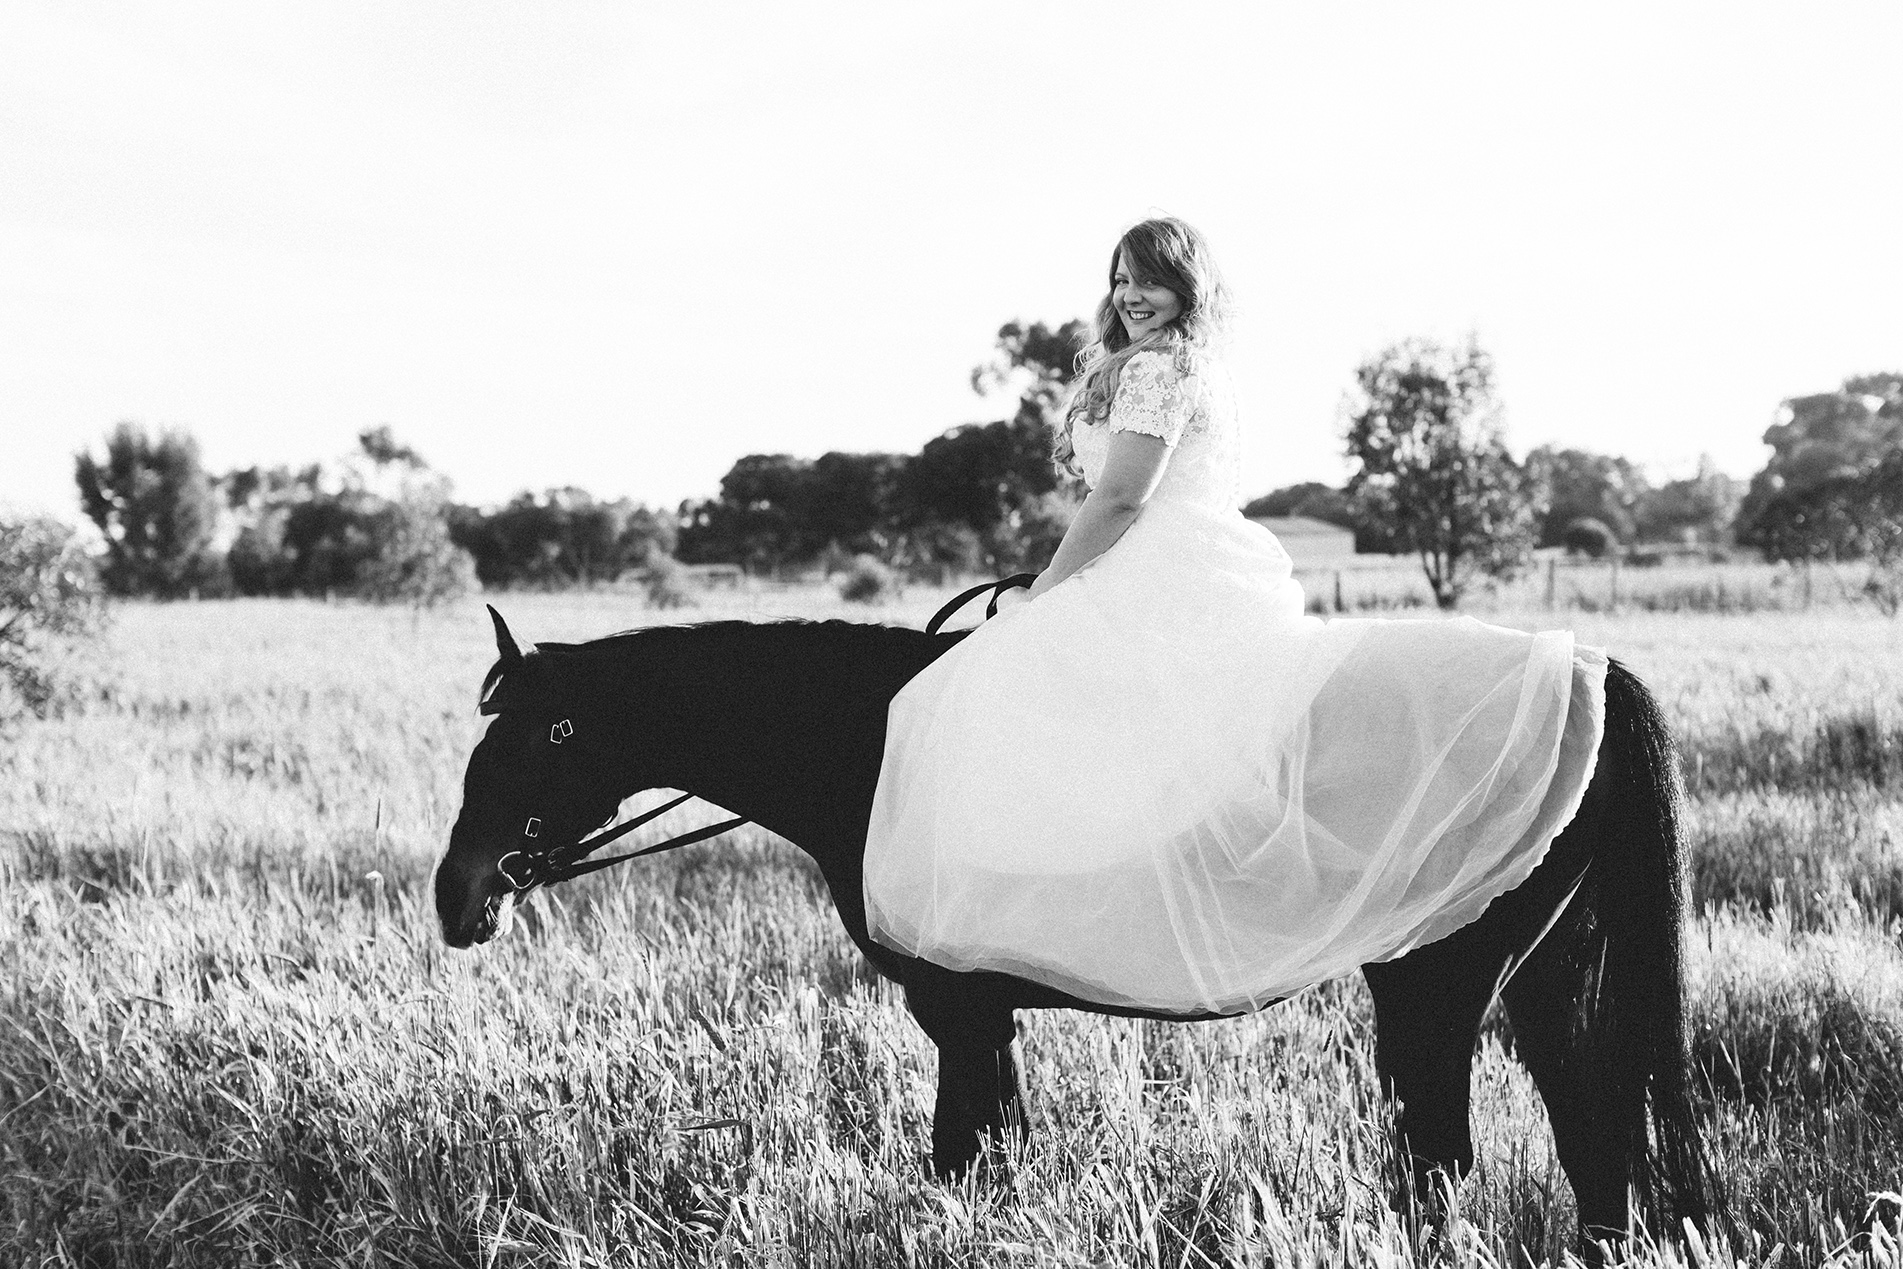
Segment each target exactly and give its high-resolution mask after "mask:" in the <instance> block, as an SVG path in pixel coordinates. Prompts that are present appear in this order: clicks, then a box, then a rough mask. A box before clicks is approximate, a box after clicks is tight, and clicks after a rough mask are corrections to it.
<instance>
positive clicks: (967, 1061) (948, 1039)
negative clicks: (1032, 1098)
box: [905, 961, 1029, 1179]
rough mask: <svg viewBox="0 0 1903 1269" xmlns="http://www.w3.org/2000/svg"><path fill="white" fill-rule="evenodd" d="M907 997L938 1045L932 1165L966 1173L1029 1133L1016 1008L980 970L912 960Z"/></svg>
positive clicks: (951, 1174)
mask: <svg viewBox="0 0 1903 1269" xmlns="http://www.w3.org/2000/svg"><path fill="white" fill-rule="evenodd" d="M905 1003H906V1004H907V1005H908V1006H909V1007H910V1008H911V1010H912V1016H913V1017H915V1018H917V1019H918V1022H919V1025H920V1026H921V1027H923V1028H924V1029H925V1034H926V1035H928V1036H930V1037H931V1038H932V1040H933V1042H934V1043H936V1044H937V1045H938V1101H937V1104H936V1105H935V1106H934V1107H933V1110H932V1170H933V1171H934V1172H935V1173H937V1174H938V1175H939V1176H941V1177H944V1178H947V1179H955V1178H957V1177H960V1176H963V1175H964V1174H965V1172H966V1171H967V1170H968V1169H969V1168H970V1167H971V1165H972V1163H973V1162H974V1161H975V1160H976V1159H977V1158H978V1156H979V1154H980V1153H981V1152H982V1151H983V1150H984V1148H985V1146H986V1145H987V1144H992V1145H1002V1144H1003V1142H1004V1139H1005V1136H1006V1134H1007V1133H1015V1134H1016V1135H1017V1136H1018V1137H1019V1139H1020V1140H1021V1139H1022V1138H1023V1137H1024V1136H1026V1135H1027V1134H1028V1132H1029V1125H1028V1123H1027V1122H1026V1119H1025V1112H1024V1084H1023V1062H1022V1051H1021V1050H1020V1048H1019V1047H1018V1039H1017V1021H1016V1019H1015V1017H1014V1016H1013V1014H1012V1011H1011V1006H1010V1005H1009V1004H1008V1003H1006V1002H1005V1001H1004V1000H1002V999H1001V998H1000V994H999V992H998V991H997V989H996V988H995V987H994V986H992V985H990V984H989V983H987V981H986V980H985V979H984V978H983V977H980V976H976V975H972V974H957V973H952V972H951V971H949V970H944V969H940V968H939V967H938V966H936V965H929V964H927V963H925V962H924V961H914V962H912V963H911V964H910V965H908V966H907V968H906V974H905Z"/></svg>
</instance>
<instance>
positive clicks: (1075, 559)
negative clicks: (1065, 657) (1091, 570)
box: [1030, 432, 1170, 599]
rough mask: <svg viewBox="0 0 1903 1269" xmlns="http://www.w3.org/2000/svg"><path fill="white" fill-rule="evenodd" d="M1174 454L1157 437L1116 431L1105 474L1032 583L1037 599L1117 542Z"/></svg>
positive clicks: (1112, 438) (1032, 596)
mask: <svg viewBox="0 0 1903 1269" xmlns="http://www.w3.org/2000/svg"><path fill="white" fill-rule="evenodd" d="M1169 457H1170V449H1169V446H1167V445H1165V444H1164V443H1163V442H1162V441H1161V440H1160V439H1158V438H1157V437H1154V436H1149V435H1146V434H1145V433H1142V432H1116V433H1113V434H1112V435H1111V437H1110V452H1109V456H1108V457H1107V458H1106V459H1105V460H1104V465H1103V476H1102V478H1101V479H1100V480H1098V482H1097V487H1096V488H1095V489H1092V490H1091V491H1090V496H1089V497H1087V498H1085V499H1084V505H1083V506H1082V507H1079V508H1078V509H1077V518H1076V519H1075V520H1072V521H1071V522H1070V528H1069V529H1067V530H1065V531H1064V540H1063V542H1061V543H1059V544H1058V547H1057V554H1055V555H1053V556H1052V557H1051V562H1050V566H1049V567H1048V568H1046V569H1045V570H1044V571H1043V572H1042V573H1041V574H1039V575H1038V579H1037V582H1036V583H1035V584H1034V585H1033V586H1032V587H1031V593H1030V597H1031V598H1032V599H1036V598H1037V597H1038V596H1039V595H1042V594H1043V593H1044V592H1045V591H1047V590H1049V589H1050V588H1051V587H1053V586H1055V585H1057V583H1059V582H1061V581H1063V580H1064V579H1065V578H1066V577H1069V576H1070V575H1071V574H1072V573H1075V572H1076V571H1077V570H1078V569H1080V568H1082V567H1083V566H1084V565H1086V564H1088V563H1090V561H1092V560H1094V559H1096V558H1097V557H1098V556H1099V555H1102V554H1103V553H1104V552H1105V551H1108V550H1109V549H1110V548H1111V547H1112V546H1114V545H1116V541H1117V539H1118V538H1120V537H1122V536H1123V534H1124V530H1126V529H1128V528H1129V527H1130V525H1131V523H1132V522H1133V521H1135V519H1136V518H1137V513H1138V512H1139V511H1141V510H1143V504H1144V503H1146V502H1148V501H1149V499H1150V495H1151V494H1152V493H1154V492H1155V491H1156V482H1157V481H1159V480H1161V479H1162V478H1163V468H1164V466H1165V465H1166V464H1167V463H1168V462H1169Z"/></svg>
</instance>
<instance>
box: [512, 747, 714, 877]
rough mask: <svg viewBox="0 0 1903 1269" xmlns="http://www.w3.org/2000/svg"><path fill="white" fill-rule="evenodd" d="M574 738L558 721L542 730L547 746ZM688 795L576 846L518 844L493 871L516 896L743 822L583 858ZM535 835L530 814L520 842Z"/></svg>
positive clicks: (536, 821) (537, 826)
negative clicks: (591, 857)
mask: <svg viewBox="0 0 1903 1269" xmlns="http://www.w3.org/2000/svg"><path fill="white" fill-rule="evenodd" d="M574 734H575V724H574V722H573V721H572V720H570V719H567V718H564V719H562V720H560V721H559V722H557V723H555V724H554V725H553V726H551V727H550V728H549V729H548V739H549V743H550V744H554V745H559V744H561V743H562V742H563V741H565V740H567V739H569V738H570V737H572V736H573V735H574ZM693 796H694V795H693V794H691V793H683V794H681V795H680V796H679V797H677V798H675V799H674V800H673V801H672V802H667V803H664V804H662V805H660V806H657V807H655V808H654V809H653V810H651V811H643V812H642V813H641V814H639V815H637V816H635V817H634V818H633V819H631V820H626V821H623V822H622V823H620V824H616V825H615V826H614V827H613V828H608V829H603V830H602V831H601V832H599V833H596V834H595V835H594V836H593V837H585V838H583V839H581V840H580V841H575V842H569V843H568V844H567V845H557V846H542V845H540V844H537V845H527V844H524V845H522V846H518V847H517V848H516V849H514V850H512V851H510V852H509V853H508V854H506V855H504V856H503V857H502V858H500V859H498V860H496V871H497V872H499V873H501V874H502V879H503V880H504V881H506V882H508V883H509V889H510V890H512V891H514V892H516V893H517V894H521V893H525V892H527V891H530V890H533V889H535V887H537V886H552V885H555V884H556V883H557V882H562V881H569V880H572V879H573V878H576V877H584V876H587V875H588V874H589V873H591V872H600V871H601V870H602V869H603V868H607V867H610V866H612V865H614V864H624V863H626V862H627V861H628V860H630V859H639V858H641V857H642V856H643V855H658V854H660V853H661V852H662V851H666V850H679V849H680V848H681V847H683V846H692V845H693V844H694V843H695V842H704V841H706V840H707V839H708V838H710V837H718V836H720V835H721V834H722V833H725V832H729V831H730V830H732V829H736V828H739V827H740V826H741V825H742V824H745V823H747V822H748V821H747V817H746V816H744V815H736V816H734V817H733V818H732V819H730V820H722V821H720V822H719V823H718V824H709V825H707V826H706V827H704V828H697V829H694V830H693V831H692V832H688V833H682V834H681V835H680V836H678V837H670V838H668V839H667V840H666V841H664V842H659V843H657V844H655V845H653V846H643V847H642V848H641V849H640V850H631V851H629V852H627V853H626V854H624V855H610V856H608V857H607V858H606V859H589V858H588V856H589V855H592V854H593V853H594V852H596V851H598V850H600V849H601V848H602V847H603V846H606V845H607V844H608V843H609V842H612V841H615V840H617V839H618V838H621V837H625V836H627V835H628V834H629V833H632V832H633V831H634V830H635V829H637V828H640V827H641V826H642V825H643V824H645V823H647V822H648V821H649V820H652V819H658V818H660V817H661V816H663V815H666V814H667V813H668V812H669V811H671V810H673V809H674V808H675V807H677V806H679V805H681V803H683V802H686V801H688V800H689V799H691V798H692V797H693ZM541 835H542V821H541V818H540V817H539V816H534V815H531V816H530V817H529V822H528V823H527V824H525V825H523V826H522V837H523V839H524V842H525V843H526V842H529V841H534V840H535V839H537V838H540V837H541Z"/></svg>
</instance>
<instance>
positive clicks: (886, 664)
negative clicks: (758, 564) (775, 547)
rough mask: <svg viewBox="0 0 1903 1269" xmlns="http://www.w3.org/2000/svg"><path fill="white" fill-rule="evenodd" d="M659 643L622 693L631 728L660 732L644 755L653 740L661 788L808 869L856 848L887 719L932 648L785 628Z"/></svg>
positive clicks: (720, 631)
mask: <svg viewBox="0 0 1903 1269" xmlns="http://www.w3.org/2000/svg"><path fill="white" fill-rule="evenodd" d="M667 637H668V644H667V645H666V646H665V647H660V648H657V649H656V652H657V656H656V658H655V659H656V662H657V663H656V664H654V665H653V666H652V668H647V667H644V668H643V670H642V672H641V673H640V674H639V676H638V677H639V679H640V681H639V682H635V683H628V684H625V685H624V686H625V687H626V688H627V689H628V695H629V702H628V709H627V712H626V717H627V718H628V719H629V720H630V722H631V723H632V724H633V725H634V726H636V727H646V728H653V727H660V728H662V729H664V734H663V735H662V736H659V737H656V736H654V735H652V734H650V735H648V736H646V737H645V738H644V739H645V740H646V741H647V742H649V743H648V745H644V746H642V747H643V748H648V747H650V746H655V745H656V742H657V741H658V746H657V747H658V750H659V751H660V752H661V753H662V754H663V755H664V757H663V758H662V765H663V770H664V771H665V775H666V779H667V782H668V783H669V784H671V785H672V786H673V787H675V788H680V789H684V790H687V791H689V792H692V793H694V794H695V795H696V796H698V797H701V798H705V799H706V800H707V801H709V802H713V803H715V804H717V805H719V806H723V807H726V808H727V809H728V810H730V811H732V812H734V813H735V814H736V815H744V816H746V817H747V818H748V819H750V820H752V821H753V822H754V823H756V824H759V825H761V826H762V827H764V828H768V829H771V830H772V831H774V832H776V833H779V834H780V835H781V836H783V837H786V838H787V839H788V840H790V841H793V842H794V843H796V844H797V845H799V846H801V847H803V848H805V849H806V850H808V851H809V852H811V853H813V854H815V855H816V856H823V855H824V854H825V853H826V852H828V851H831V850H834V849H844V848H846V847H849V846H850V845H851V844H852V843H853V842H854V841H855V835H856V840H857V841H858V842H859V843H863V839H864V832H865V822H866V816H867V815H868V813H869V812H870V809H871V803H872V792H873V789H874V787H875V786H876V784H877V780H878V769H879V759H880V752H881V749H882V746H883V739H884V731H885V714H886V707H887V706H888V705H889V704H890V702H891V699H892V696H893V695H894V694H895V693H896V692H897V691H898V689H899V688H900V687H901V686H903V685H904V683H905V682H906V680H908V679H910V678H911V676H912V675H913V674H915V673H917V672H918V670H919V669H921V668H923V667H924V665H925V664H926V663H927V662H928V661H929V660H930V659H931V654H930V653H929V652H928V651H926V649H927V648H928V647H929V646H930V645H928V644H925V643H923V642H921V637H920V636H918V635H917V634H916V633H915V632H910V631H901V630H892V631H884V630H876V631H864V632H861V631H852V630H840V629H838V628H833V627H827V626H808V625H799V624H790V623H789V624H784V625H760V626H754V627H746V626H739V625H732V626H722V627H718V628H715V627H704V628H701V629H698V630H695V629H690V630H686V631H679V632H669V634H668V636H667ZM651 751H652V750H651ZM826 862H827V860H826V859H825V858H823V857H822V858H821V863H822V864H825V863H826Z"/></svg>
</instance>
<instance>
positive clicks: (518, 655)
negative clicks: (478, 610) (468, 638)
mask: <svg viewBox="0 0 1903 1269" xmlns="http://www.w3.org/2000/svg"><path fill="white" fill-rule="evenodd" d="M483 607H484V608H487V609H488V610H489V620H491V621H493V622H495V623H496V655H497V656H499V657H501V658H502V668H503V669H504V670H505V671H506V670H512V669H514V668H515V667H516V666H518V665H520V664H522V649H520V648H518V647H516V646H515V636H514V635H512V634H510V633H509V623H508V622H506V621H504V620H503V619H502V614H501V613H499V612H497V611H496V606H495V605H494V604H484V605H483Z"/></svg>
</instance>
